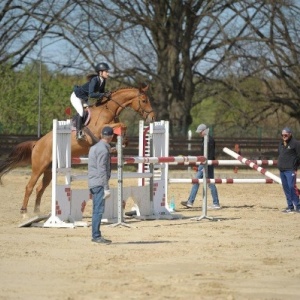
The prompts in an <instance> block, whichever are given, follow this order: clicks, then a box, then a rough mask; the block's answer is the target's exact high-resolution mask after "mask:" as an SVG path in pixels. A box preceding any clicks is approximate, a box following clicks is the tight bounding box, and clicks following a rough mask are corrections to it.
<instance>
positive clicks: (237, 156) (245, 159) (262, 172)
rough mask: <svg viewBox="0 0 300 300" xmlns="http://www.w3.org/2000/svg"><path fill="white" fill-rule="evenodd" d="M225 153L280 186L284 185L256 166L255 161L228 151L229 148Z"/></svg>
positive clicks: (275, 177)
mask: <svg viewBox="0 0 300 300" xmlns="http://www.w3.org/2000/svg"><path fill="white" fill-rule="evenodd" d="M223 151H224V152H225V153H227V154H228V155H230V156H232V157H233V158H235V159H238V160H239V161H241V162H242V163H244V164H246V165H247V166H249V167H250V168H252V169H254V170H256V171H258V172H260V173H261V174H263V175H265V176H267V177H269V178H271V179H273V180H274V181H275V182H277V183H279V184H282V183H281V179H280V177H278V176H276V175H274V174H273V173H271V172H269V171H267V170H266V169H264V168H262V167H260V166H258V165H257V164H255V163H254V162H253V161H251V160H249V159H247V158H245V157H242V156H241V155H239V154H237V153H236V152H234V151H232V150H230V149H228V148H226V147H225V148H223Z"/></svg>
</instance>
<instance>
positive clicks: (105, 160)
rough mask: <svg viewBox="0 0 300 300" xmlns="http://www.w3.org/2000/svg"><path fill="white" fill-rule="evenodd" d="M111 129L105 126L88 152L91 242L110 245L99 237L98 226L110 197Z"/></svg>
mask: <svg viewBox="0 0 300 300" xmlns="http://www.w3.org/2000/svg"><path fill="white" fill-rule="evenodd" d="M113 134H114V132H113V129H112V128H111V127H109V126H106V127H104V128H103V129H102V137H101V140H100V141H99V142H98V143H97V144H95V145H94V146H92V147H91V148H90V151H89V162H88V184H89V189H90V192H91V194H92V197H93V215H92V242H95V243H99V244H110V243H111V241H110V240H107V239H105V238H104V237H103V236H102V235H101V231H100V225H101V220H102V215H103V212H104V208H105V199H106V198H108V197H109V196H110V190H109V179H110V175H111V168H110V150H111V149H110V145H109V143H110V142H111V140H112V138H113Z"/></svg>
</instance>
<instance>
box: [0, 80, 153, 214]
mask: <svg viewBox="0 0 300 300" xmlns="http://www.w3.org/2000/svg"><path fill="white" fill-rule="evenodd" d="M147 89H148V86H143V87H141V88H139V89H137V88H132V87H130V88H121V89H117V90H115V91H113V92H112V93H111V95H110V96H109V98H108V99H104V100H106V102H105V103H103V104H98V103H97V102H96V103H95V104H94V105H91V106H90V107H89V108H88V109H89V110H90V120H89V123H88V124H87V125H86V126H85V127H84V131H85V133H86V135H85V140H76V132H75V131H74V132H72V141H71V149H72V150H71V151H72V157H78V156H80V155H86V154H88V152H89V148H90V147H91V146H92V145H93V144H95V143H96V142H97V141H98V140H99V139H100V138H101V137H100V134H101V129H102V128H103V127H104V126H105V125H108V126H111V127H113V128H114V127H119V126H121V127H125V128H126V126H125V124H122V123H119V122H118V116H119V115H120V113H121V112H122V110H123V109H124V108H126V107H131V108H132V109H133V110H135V111H136V112H137V113H139V114H140V115H141V116H142V117H143V119H145V120H146V121H147V122H152V121H154V117H155V114H154V112H153V110H152V107H151V103H150V101H149V98H148V96H147V94H146V91H147ZM51 163H52V131H51V132H49V133H47V134H46V135H45V136H43V137H42V138H41V139H39V140H38V141H27V142H23V143H20V144H18V145H17V146H15V147H14V149H13V150H12V152H11V153H10V154H9V156H8V158H7V159H6V160H5V161H3V162H2V163H1V164H0V183H1V184H2V181H1V179H2V176H3V175H4V174H6V173H7V172H9V171H10V170H12V169H15V168H17V167H21V166H26V165H30V164H31V166H32V173H31V177H30V180H29V182H28V184H27V186H26V189H25V195H24V199H23V205H22V207H21V213H26V212H27V205H28V201H29V197H30V195H31V194H32V191H33V188H34V186H35V185H36V183H37V181H38V179H39V178H40V176H41V175H42V174H43V178H42V181H41V183H40V184H39V185H38V187H37V188H36V199H35V206H34V212H36V213H38V212H39V211H40V204H41V198H42V195H43V193H44V191H45V189H46V187H47V186H48V185H49V184H50V182H51V180H52V170H51V169H52V168H51V165H52V164H51Z"/></svg>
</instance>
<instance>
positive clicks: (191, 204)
mask: <svg viewBox="0 0 300 300" xmlns="http://www.w3.org/2000/svg"><path fill="white" fill-rule="evenodd" d="M181 205H183V206H185V207H186V208H192V207H193V203H191V202H189V201H181Z"/></svg>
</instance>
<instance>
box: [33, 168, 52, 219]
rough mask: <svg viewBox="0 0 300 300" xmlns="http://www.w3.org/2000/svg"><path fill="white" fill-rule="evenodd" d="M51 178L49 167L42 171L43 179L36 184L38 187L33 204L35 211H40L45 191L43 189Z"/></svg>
mask: <svg viewBox="0 0 300 300" xmlns="http://www.w3.org/2000/svg"><path fill="white" fill-rule="evenodd" d="M51 180H52V171H51V170H50V169H49V170H46V171H45V172H44V176H43V179H42V181H41V183H40V184H39V185H38V187H37V188H36V199H35V206H34V212H35V213H39V212H40V206H41V200H42V196H43V194H44V192H45V189H46V188H47V186H48V185H49V184H50V182H51Z"/></svg>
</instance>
